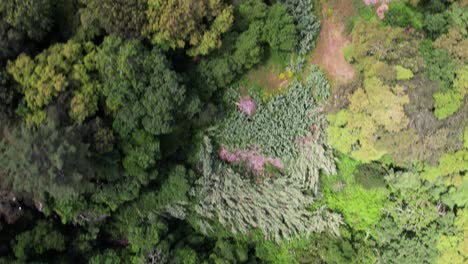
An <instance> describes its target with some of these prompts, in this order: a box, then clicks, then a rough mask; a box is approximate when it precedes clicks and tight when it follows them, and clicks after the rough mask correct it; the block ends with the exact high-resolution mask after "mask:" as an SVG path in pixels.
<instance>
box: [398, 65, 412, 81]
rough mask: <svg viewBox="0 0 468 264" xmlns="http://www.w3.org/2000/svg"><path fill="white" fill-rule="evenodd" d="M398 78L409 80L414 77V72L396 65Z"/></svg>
mask: <svg viewBox="0 0 468 264" xmlns="http://www.w3.org/2000/svg"><path fill="white" fill-rule="evenodd" d="M395 71H396V78H397V80H399V81H401V80H409V79H411V78H413V76H414V75H413V72H412V71H411V70H409V69H406V68H404V67H402V66H400V65H397V66H395Z"/></svg>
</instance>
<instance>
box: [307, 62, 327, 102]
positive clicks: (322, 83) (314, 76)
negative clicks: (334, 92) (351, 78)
mask: <svg viewBox="0 0 468 264" xmlns="http://www.w3.org/2000/svg"><path fill="white" fill-rule="evenodd" d="M305 86H306V87H307V88H310V89H311V90H312V93H313V95H314V98H315V100H317V101H321V100H326V99H328V97H330V93H331V91H330V83H329V82H328V79H327V77H326V76H325V73H324V72H323V71H322V70H321V69H320V68H319V67H318V66H317V65H312V66H311V67H310V70H309V76H307V79H306V85H305Z"/></svg>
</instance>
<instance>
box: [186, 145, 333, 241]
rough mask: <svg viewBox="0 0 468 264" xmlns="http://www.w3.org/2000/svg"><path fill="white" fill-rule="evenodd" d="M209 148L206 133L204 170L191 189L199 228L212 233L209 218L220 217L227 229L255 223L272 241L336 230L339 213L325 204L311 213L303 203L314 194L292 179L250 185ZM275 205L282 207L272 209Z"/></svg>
mask: <svg viewBox="0 0 468 264" xmlns="http://www.w3.org/2000/svg"><path fill="white" fill-rule="evenodd" d="M212 151H213V150H212V146H211V143H210V140H209V138H205V146H204V148H203V149H201V151H200V154H199V155H200V160H201V162H202V170H203V174H202V177H201V178H200V179H198V180H197V182H196V185H195V186H196V187H195V189H193V191H192V195H193V196H195V197H196V198H197V200H199V201H200V202H199V203H198V204H197V205H196V207H195V212H196V213H197V214H198V215H199V216H198V220H197V224H198V228H199V229H200V230H201V231H202V233H205V234H210V233H212V232H216V230H215V229H214V227H213V225H212V224H211V221H215V222H216V221H218V222H219V223H220V224H221V225H222V226H224V227H225V228H226V229H227V230H229V231H230V232H231V233H234V234H238V233H240V234H246V233H249V232H251V231H252V230H253V229H254V228H258V229H259V230H260V231H262V233H263V235H264V236H265V238H267V239H269V240H274V241H280V240H281V239H283V238H286V239H290V238H291V237H294V236H297V235H298V234H301V235H310V234H311V233H312V232H323V231H327V230H328V231H331V232H333V233H335V234H338V232H339V231H338V227H339V224H340V223H341V217H340V216H339V215H337V214H333V213H329V212H327V211H326V210H325V208H323V207H322V208H320V209H319V210H317V211H315V212H310V211H309V210H308V209H307V208H308V206H309V205H310V204H311V203H312V201H313V199H312V197H311V196H308V195H305V194H304V193H303V192H301V191H300V189H301V188H300V185H299V184H300V183H298V182H296V181H295V180H294V179H286V178H280V179H274V180H271V181H265V182H263V183H261V184H258V185H255V184H252V182H251V181H249V180H248V179H243V178H242V176H241V175H240V174H238V173H236V172H234V171H233V170H232V169H231V168H227V167H224V166H222V165H220V164H217V163H216V161H212V160H211V159H212V157H211V156H212ZM278 206H281V208H282V210H276V209H275V208H277V207H278Z"/></svg>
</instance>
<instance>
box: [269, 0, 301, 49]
mask: <svg viewBox="0 0 468 264" xmlns="http://www.w3.org/2000/svg"><path fill="white" fill-rule="evenodd" d="M263 34H265V36H264V39H265V40H266V42H268V44H269V46H270V48H271V49H272V50H273V51H274V52H289V51H292V50H293V49H294V46H295V45H296V42H297V41H296V38H297V37H296V27H295V25H294V22H293V18H292V17H291V16H290V15H289V14H288V12H287V10H286V8H285V7H284V5H282V4H279V3H277V4H275V5H273V6H272V7H271V8H269V9H268V14H267V17H266V19H265V26H264V32H263Z"/></svg>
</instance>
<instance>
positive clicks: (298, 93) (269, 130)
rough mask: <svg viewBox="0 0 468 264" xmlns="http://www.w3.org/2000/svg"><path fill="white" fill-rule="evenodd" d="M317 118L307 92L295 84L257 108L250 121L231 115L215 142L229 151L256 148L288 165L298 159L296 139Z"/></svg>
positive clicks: (239, 113) (243, 116)
mask: <svg viewBox="0 0 468 264" xmlns="http://www.w3.org/2000/svg"><path fill="white" fill-rule="evenodd" d="M316 118H317V111H315V107H314V99H313V97H312V93H311V91H310V89H306V88H304V87H303V86H302V85H301V84H300V83H299V82H294V83H292V84H291V85H290V87H289V88H288V91H287V92H286V93H285V94H280V95H278V96H275V97H274V98H272V99H271V101H269V102H268V103H267V104H258V108H257V111H256V113H255V115H254V116H252V117H247V116H245V115H244V114H243V113H241V112H239V111H235V112H233V113H231V115H230V116H229V117H228V118H227V119H226V121H225V122H224V125H223V126H222V127H221V129H220V131H219V138H218V139H219V142H220V143H221V144H223V145H225V146H227V147H228V149H229V150H231V151H232V150H234V149H248V148H251V147H253V146H254V145H256V146H258V148H259V150H260V152H261V153H262V154H264V155H266V156H269V157H278V158H281V159H282V160H283V162H287V161H289V160H293V159H295V158H296V157H297V155H298V148H297V147H298V145H297V142H296V139H298V138H299V137H304V136H306V135H307V134H308V131H309V127H310V125H311V124H313V123H314V122H315V120H316Z"/></svg>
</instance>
